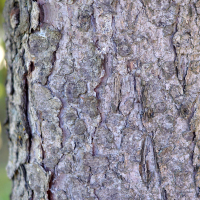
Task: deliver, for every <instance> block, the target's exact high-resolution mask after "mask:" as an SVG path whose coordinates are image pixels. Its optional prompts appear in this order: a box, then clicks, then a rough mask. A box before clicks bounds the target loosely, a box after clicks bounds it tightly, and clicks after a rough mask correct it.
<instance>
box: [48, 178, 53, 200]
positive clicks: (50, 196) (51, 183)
mask: <svg viewBox="0 0 200 200" xmlns="http://www.w3.org/2000/svg"><path fill="white" fill-rule="evenodd" d="M53 180H54V174H51V179H50V181H49V190H48V191H47V195H48V200H53V194H52V192H51V187H52V185H53Z"/></svg>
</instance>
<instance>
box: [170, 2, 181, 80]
mask: <svg viewBox="0 0 200 200" xmlns="http://www.w3.org/2000/svg"><path fill="white" fill-rule="evenodd" d="M179 15H180V6H179V10H178V13H177V17H176V22H175V28H174V29H175V30H174V32H173V34H172V36H171V44H172V48H173V51H174V66H175V71H176V77H177V79H178V80H179V78H178V74H179V71H178V66H177V51H176V46H175V45H174V42H173V38H174V35H175V34H176V33H177V32H178V18H179ZM179 81H180V80H179Z"/></svg>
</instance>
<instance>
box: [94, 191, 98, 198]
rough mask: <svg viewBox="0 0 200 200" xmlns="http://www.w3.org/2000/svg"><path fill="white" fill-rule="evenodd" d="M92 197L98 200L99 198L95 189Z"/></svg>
mask: <svg viewBox="0 0 200 200" xmlns="http://www.w3.org/2000/svg"><path fill="white" fill-rule="evenodd" d="M94 195H95V196H96V198H97V199H98V200H99V197H98V196H97V193H96V189H94Z"/></svg>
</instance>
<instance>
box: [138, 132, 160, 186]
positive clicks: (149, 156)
mask: <svg viewBox="0 0 200 200" xmlns="http://www.w3.org/2000/svg"><path fill="white" fill-rule="evenodd" d="M139 172H140V176H141V178H142V180H143V183H144V184H145V185H146V187H147V189H149V187H150V184H151V182H153V181H158V183H159V186H161V174H160V170H159V165H158V162H157V156H156V152H155V149H154V142H153V140H152V138H151V137H150V136H149V135H148V136H147V137H146V138H145V140H144V141H143V145H142V150H141V162H140V164H139ZM156 177H157V178H156Z"/></svg>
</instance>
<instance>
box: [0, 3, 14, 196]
mask: <svg viewBox="0 0 200 200" xmlns="http://www.w3.org/2000/svg"><path fill="white" fill-rule="evenodd" d="M4 3H5V0H0V200H8V199H9V195H10V192H11V181H10V180H9V179H8V178H7V175H6V170H5V167H6V164H7V160H8V145H7V135H6V131H5V128H4V126H3V123H4V121H5V119H6V104H5V95H6V93H5V79H6V62H5V60H4V55H5V50H4V43H3V35H4V32H3V16H2V12H3V7H4Z"/></svg>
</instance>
